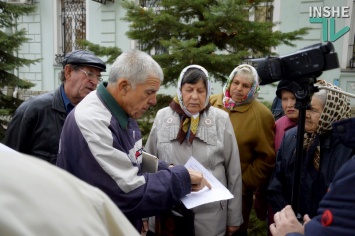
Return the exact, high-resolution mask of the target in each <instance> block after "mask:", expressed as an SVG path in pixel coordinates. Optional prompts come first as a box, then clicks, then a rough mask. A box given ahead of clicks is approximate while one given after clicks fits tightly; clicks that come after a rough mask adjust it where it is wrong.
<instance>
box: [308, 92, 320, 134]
mask: <svg viewBox="0 0 355 236" xmlns="http://www.w3.org/2000/svg"><path fill="white" fill-rule="evenodd" d="M323 108H324V107H323V106H322V103H321V101H320V100H319V98H318V97H315V96H313V97H312V101H311V109H310V110H306V123H305V126H304V129H305V130H306V132H308V133H313V132H316V131H317V128H318V122H319V118H320V116H321V114H322V111H323Z"/></svg>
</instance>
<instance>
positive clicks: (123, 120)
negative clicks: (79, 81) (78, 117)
mask: <svg viewBox="0 0 355 236" xmlns="http://www.w3.org/2000/svg"><path fill="white" fill-rule="evenodd" d="M106 86H107V82H101V83H100V84H99V87H98V88H97V94H98V95H99V96H100V97H101V99H102V101H103V102H104V103H105V104H106V106H107V108H108V109H109V110H110V111H111V113H112V114H113V115H114V116H115V117H116V119H117V120H118V122H119V123H120V125H121V127H122V128H123V129H126V128H127V125H128V119H129V116H128V115H127V114H126V112H125V111H124V110H123V109H122V108H121V107H120V105H119V104H118V103H117V102H116V100H115V99H114V98H113V97H112V95H111V94H110V93H109V92H108V91H107V89H106Z"/></svg>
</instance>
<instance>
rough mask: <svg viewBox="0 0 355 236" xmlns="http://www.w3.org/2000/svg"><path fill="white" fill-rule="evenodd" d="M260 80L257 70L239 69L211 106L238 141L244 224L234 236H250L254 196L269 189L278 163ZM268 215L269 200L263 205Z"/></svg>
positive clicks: (245, 66)
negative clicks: (260, 98) (260, 94)
mask: <svg viewBox="0 0 355 236" xmlns="http://www.w3.org/2000/svg"><path fill="white" fill-rule="evenodd" d="M258 90H259V76H258V74H257V72H256V70H255V68H254V67H252V66H250V65H245V64H244V65H240V66H238V67H236V68H235V69H234V70H233V71H232V73H231V74H230V76H229V78H228V80H227V83H226V85H225V86H224V88H223V93H222V94H217V95H213V96H211V98H210V101H211V104H212V105H213V106H215V107H217V108H220V109H222V110H224V111H226V112H228V114H229V117H230V119H231V122H232V125H233V130H234V133H235V136H236V137H237V141H238V148H239V153H240V162H241V168H242V179H243V202H242V210H243V219H244V223H243V225H242V226H241V227H240V228H239V230H238V231H237V233H236V234H235V235H247V228H248V223H249V215H250V211H251V208H252V204H253V193H254V191H255V190H256V189H257V188H266V186H267V183H268V181H269V178H270V176H271V173H272V171H273V168H274V163H275V150H274V126H275V121H274V118H273V116H272V114H271V111H270V110H269V109H268V108H267V107H266V106H265V105H263V104H262V103H261V102H259V101H257V100H256V98H257V96H258ZM264 205H265V206H264V207H263V208H264V209H265V213H266V200H265V201H264Z"/></svg>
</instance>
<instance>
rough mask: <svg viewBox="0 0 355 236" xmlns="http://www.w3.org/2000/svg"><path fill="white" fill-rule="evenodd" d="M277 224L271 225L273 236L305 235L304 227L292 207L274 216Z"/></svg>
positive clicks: (287, 207) (288, 206)
mask: <svg viewBox="0 0 355 236" xmlns="http://www.w3.org/2000/svg"><path fill="white" fill-rule="evenodd" d="M274 221H275V223H273V224H271V225H270V232H271V234H272V235H273V236H284V235H287V234H288V233H299V234H302V235H303V234H304V226H303V225H302V224H301V223H300V222H299V221H298V219H297V218H296V215H295V213H294V212H293V210H292V208H291V206H290V205H287V206H286V207H285V208H284V209H282V210H281V211H279V212H277V213H276V214H275V215H274Z"/></svg>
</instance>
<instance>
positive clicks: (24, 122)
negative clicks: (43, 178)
mask: <svg viewBox="0 0 355 236" xmlns="http://www.w3.org/2000/svg"><path fill="white" fill-rule="evenodd" d="M61 86H63V85H61ZM66 116H67V113H66V110H65V107H64V102H63V99H62V96H61V94H60V87H58V88H57V89H56V90H55V91H53V92H49V93H45V94H42V95H39V96H36V97H32V98H30V99H28V100H27V101H25V102H24V103H22V104H21V105H20V106H19V107H18V108H17V110H16V112H15V114H14V116H13V118H12V119H11V121H10V123H9V126H8V128H7V131H6V135H5V138H4V140H3V143H4V144H5V145H7V146H9V147H11V148H13V149H15V150H17V151H19V152H22V153H26V154H30V155H32V156H35V157H39V158H41V159H43V160H46V161H48V162H51V163H53V164H55V163H56V159H57V153H58V146H59V138H60V134H61V131H62V128H63V125H64V121H65V118H66Z"/></svg>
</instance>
